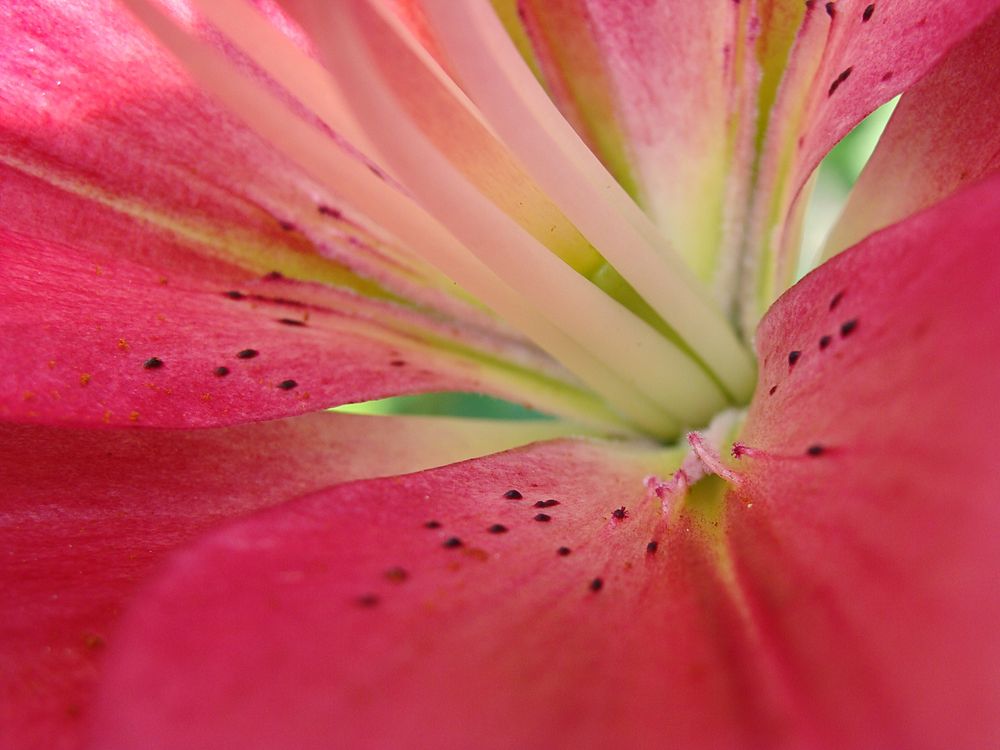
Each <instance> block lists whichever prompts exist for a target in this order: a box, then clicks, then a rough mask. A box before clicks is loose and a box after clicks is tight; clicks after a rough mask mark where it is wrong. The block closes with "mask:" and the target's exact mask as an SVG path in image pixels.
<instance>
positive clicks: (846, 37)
mask: <svg viewBox="0 0 1000 750" xmlns="http://www.w3.org/2000/svg"><path fill="white" fill-rule="evenodd" d="M805 6H806V7H805V13H804V16H803V17H802V21H801V25H800V26H799V28H798V31H797V34H796V36H795V39H794V44H793V46H792V48H791V52H790V53H789V56H788V61H787V69H786V71H785V73H784V75H783V77H782V79H781V84H780V87H779V89H778V91H777V96H776V99H775V102H774V106H773V108H772V109H771V111H770V113H769V122H770V125H769V129H768V133H767V138H766V141H765V143H764V145H763V151H762V155H761V159H760V164H759V175H760V176H759V179H758V182H757V186H756V194H757V196H758V197H757V201H756V203H755V205H754V207H753V212H752V225H751V232H752V236H751V238H750V239H749V240H748V243H749V246H750V247H752V248H754V252H755V254H757V255H758V256H759V257H760V258H761V259H762V270H761V273H762V274H763V279H764V280H763V282H762V283H761V284H760V285H759V287H758V286H756V285H757V280H756V279H748V282H749V283H750V284H751V285H754V286H753V287H751V288H760V289H763V290H764V291H763V294H761V295H760V299H759V304H760V305H761V306H760V307H759V309H758V310H756V311H754V313H753V314H750V315H749V317H748V320H753V321H756V320H757V318H758V317H759V314H760V313H762V312H763V310H764V309H765V308H766V307H767V305H769V304H770V302H771V301H772V300H773V299H774V298H775V297H777V295H778V294H780V293H781V291H782V290H783V289H785V288H786V287H787V286H789V285H790V284H791V281H792V280H793V279H794V275H795V271H796V263H795V254H796V252H797V246H798V236H797V234H796V232H795V226H796V223H795V222H794V221H791V222H790V221H788V217H791V216H794V214H795V212H796V210H802V209H801V208H798V209H797V208H796V207H795V205H794V202H795V201H796V200H798V199H799V198H800V197H803V198H804V197H805V194H804V193H803V189H804V186H805V185H806V182H807V180H808V179H809V176H810V175H811V174H812V172H813V170H814V169H815V167H816V166H817V165H818V164H819V162H820V160H821V159H822V158H823V156H824V155H826V153H827V152H828V151H829V150H830V148H831V147H832V146H833V145H834V144H835V143H836V142H837V141H839V140H840V139H841V138H842V137H843V136H844V135H846V134H847V133H848V132H849V131H850V129H851V128H852V127H854V125H856V124H857V123H858V122H860V121H861V120H862V119H863V118H864V117H865V116H866V115H867V114H869V113H870V112H872V111H873V110H874V109H875V108H876V107H878V106H879V105H880V104H882V103H884V102H886V101H888V100H890V99H891V98H892V97H893V96H895V95H896V94H899V93H900V92H902V91H905V90H906V89H908V88H909V87H910V86H912V85H913V84H914V83H916V82H917V81H919V80H920V79H921V78H922V77H923V76H925V75H926V74H927V72H928V71H929V70H931V69H932V68H933V67H934V65H935V64H936V63H937V62H938V60H940V59H941V57H942V56H943V55H944V54H945V53H946V52H947V51H948V50H949V49H950V48H951V47H952V46H953V45H955V44H957V43H959V42H960V41H961V40H962V39H964V38H965V37H966V36H968V35H969V34H970V33H972V31H973V30H974V29H975V28H976V27H977V26H978V25H979V24H980V23H982V22H983V21H984V20H985V19H986V18H988V17H989V16H990V14H991V13H992V12H993V11H994V10H996V9H997V8H998V7H1000V3H998V2H996V0H960V1H957V2H950V3H926V2H922V1H921V0H899V1H897V2H886V1H885V0H882V1H880V0H874V2H872V1H871V0H838V1H837V2H832V3H823V2H818V1H815V0H810V1H809V2H807V3H806V4H805ZM869 8H870V9H869ZM976 75H977V76H982V75H983V71H977V72H976ZM783 225H784V229H782V226H783ZM789 229H791V231H789ZM782 232H784V234H783V233H782ZM755 304H756V303H755Z"/></svg>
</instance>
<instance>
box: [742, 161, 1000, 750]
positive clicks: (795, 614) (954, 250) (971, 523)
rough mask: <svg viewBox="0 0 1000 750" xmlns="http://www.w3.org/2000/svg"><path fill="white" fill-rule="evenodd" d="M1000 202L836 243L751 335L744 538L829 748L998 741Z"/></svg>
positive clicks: (965, 202) (777, 640)
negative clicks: (836, 249) (754, 348)
mask: <svg viewBox="0 0 1000 750" xmlns="http://www.w3.org/2000/svg"><path fill="white" fill-rule="evenodd" d="M998 217H1000V178H998V177H993V178H991V179H990V180H988V181H986V182H983V183H980V184H979V185H976V186H974V187H972V188H969V189H967V190H965V191H962V192H960V193H959V194H957V195H956V196H955V197H953V198H950V199H949V200H947V201H946V202H944V203H942V204H939V205H938V206H936V207H934V208H933V209H930V210H928V211H926V212H924V213H922V214H918V215H917V216H915V217H914V218H911V219H909V220H908V221H906V222H904V223H902V224H899V225H896V226H894V227H892V228H891V229H888V230H885V231H884V232H882V233H880V234H877V235H875V236H873V237H872V238H870V239H869V240H867V241H866V242H864V243H862V244H861V245H859V246H857V247H856V248H855V249H853V250H850V251H848V252H846V253H844V254H843V255H841V256H838V257H837V258H834V259H833V260H832V261H830V262H828V263H827V264H826V265H824V266H823V267H822V268H820V269H819V270H818V271H816V272H815V273H813V274H811V275H810V276H808V277H806V278H805V279H804V280H803V281H802V282H800V283H799V284H797V285H796V286H795V287H794V288H793V289H792V290H791V291H790V292H788V293H787V294H786V295H785V296H784V297H783V298H782V299H781V300H780V301H779V302H778V303H777V304H776V305H775V306H774V308H773V309H772V310H771V312H770V313H769V314H768V316H767V317H766V318H765V320H764V321H763V323H762V325H761V328H760V330H759V333H758V351H759V356H760V361H761V363H762V367H761V378H760V384H759V387H758V394H757V396H756V398H755V401H754V403H753V406H752V408H751V412H750V416H749V419H748V421H747V424H746V428H745V433H744V439H745V442H746V443H747V444H748V445H750V446H751V447H752V448H754V449H756V450H757V451H758V452H759V453H758V454H756V457H749V458H744V459H743V461H744V462H745V463H746V464H747V466H746V481H745V483H744V484H743V485H742V486H743V487H744V489H742V490H741V491H740V492H739V493H737V494H738V495H739V499H740V500H742V501H743V502H744V503H752V507H751V508H749V509H744V508H743V507H742V506H741V505H740V504H739V503H735V502H734V503H732V507H731V508H730V521H731V523H732V525H731V529H732V536H731V539H732V549H733V554H734V556H735V557H736V558H737V560H738V563H737V567H738V574H739V577H740V579H741V580H742V581H743V582H744V590H745V592H746V597H747V600H748V603H749V606H750V608H751V609H752V611H753V612H754V613H755V615H756V617H757V618H758V622H759V626H760V627H761V629H762V630H763V632H765V633H767V634H768V636H767V637H768V638H769V640H770V641H771V642H772V643H774V644H776V645H777V647H778V648H779V649H780V650H781V652H782V653H783V664H782V668H783V669H784V670H785V673H786V674H787V675H788V679H789V680H791V681H792V684H793V685H794V686H795V687H796V689H798V690H800V691H801V694H802V695H803V697H804V699H805V700H806V701H807V705H808V711H809V713H810V714H811V715H812V717H813V720H814V722H815V725H816V727H817V730H818V731H820V732H822V734H823V735H824V736H827V737H830V738H831V746H832V747H859V746H875V747H928V748H934V747H992V746H994V745H996V744H997V743H998V742H1000V639H998V638H997V629H998V627H1000V596H998V592H1000V576H998V571H1000V546H998V545H997V538H998V534H1000V505H998V504H997V497H1000V476H998V474H997V471H996V456H995V452H996V446H997V445H998V444H1000V407H998V401H997V395H998V387H1000V376H998V373H1000V307H998V305H997V301H996V292H997V289H1000V264H998V263H997V257H996V237H997V232H998V230H1000V222H998ZM824 337H829V338H828V339H827V338H824ZM791 351H800V352H801V355H800V356H799V358H798V360H797V361H796V362H795V364H794V366H793V367H790V366H789V352H791ZM772 388H774V389H775V390H774V393H773V395H769V392H770V390H771V389H772ZM760 453H762V454H763V455H760ZM737 517H738V522H737Z"/></svg>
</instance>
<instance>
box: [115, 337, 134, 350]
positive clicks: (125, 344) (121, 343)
mask: <svg viewBox="0 0 1000 750" xmlns="http://www.w3.org/2000/svg"><path fill="white" fill-rule="evenodd" d="M118 348H119V349H121V350H122V351H123V352H127V351H128V350H129V349H131V348H132V347H130V346H129V345H128V342H127V341H126V340H125V339H118Z"/></svg>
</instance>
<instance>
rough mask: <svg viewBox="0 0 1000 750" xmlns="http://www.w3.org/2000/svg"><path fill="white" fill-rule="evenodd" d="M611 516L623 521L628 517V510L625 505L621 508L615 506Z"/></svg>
mask: <svg viewBox="0 0 1000 750" xmlns="http://www.w3.org/2000/svg"><path fill="white" fill-rule="evenodd" d="M611 517H612V518H614V519H615V520H617V521H623V520H625V519H626V518H628V511H627V510H625V506H624V505H623V506H621V507H620V508H615V509H614V510H613V511H611Z"/></svg>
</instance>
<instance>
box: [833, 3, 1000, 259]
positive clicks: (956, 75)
mask: <svg viewBox="0 0 1000 750" xmlns="http://www.w3.org/2000/svg"><path fill="white" fill-rule="evenodd" d="M997 49H1000V14H994V15H993V16H992V17H991V18H990V19H989V20H987V21H986V22H985V23H984V24H983V25H982V26H981V27H980V28H978V29H976V31H975V32H974V33H973V34H971V35H970V36H969V37H968V38H966V39H964V40H963V41H962V43H961V44H959V45H957V46H956V47H955V48H954V49H953V50H951V51H950V52H949V53H948V55H947V56H946V57H945V58H944V59H943V60H942V61H941V62H940V63H939V64H938V65H937V66H936V67H935V68H934V70H933V71H932V72H931V73H930V75H928V76H927V77H926V78H925V79H923V80H922V81H920V82H919V83H918V84H917V85H915V86H914V87H913V88H911V89H909V90H908V91H907V92H906V93H905V94H904V95H903V98H902V99H901V100H900V102H899V106H898V107H896V109H895V111H894V112H893V116H892V119H891V120H890V121H889V124H888V125H887V126H886V129H885V132H884V134H883V135H882V138H881V140H880V141H879V144H878V147H877V148H876V149H875V153H873V154H872V158H871V159H870V160H869V161H868V164H867V165H866V166H865V169H864V171H863V172H862V173H861V176H860V177H859V178H858V182H857V184H856V185H855V186H854V189H853V190H852V191H851V197H850V200H849V201H848V203H847V206H845V208H844V213H843V215H842V216H841V217H840V219H839V221H838V222H837V224H836V225H835V226H834V228H833V230H832V232H831V235H830V238H829V240H828V241H827V243H826V247H825V248H824V257H827V258H829V257H831V256H833V255H834V254H836V253H838V252H840V251H841V250H843V249H844V248H846V247H850V246H851V245H853V244H854V243H855V242H858V241H859V240H861V239H862V238H864V237H865V236H867V235H868V234H871V233H872V232H874V231H876V230H878V229H882V228H883V227H886V226H889V225H890V224H894V223H895V222H897V221H900V220H901V219H904V218H906V217H907V216H909V215H910V214H913V213H915V212H916V211H919V210H921V209H923V208H926V207H928V206H930V205H931V204H933V203H935V202H937V201H939V200H941V199H943V198H945V197H946V196H948V195H950V194H952V193H953V192H955V191H956V190H958V189H960V188H961V187H962V186H964V185H966V184H968V183H971V182H975V181H977V180H979V179H981V178H983V177H984V176H986V175H988V174H990V173H991V172H993V171H995V170H996V169H997V168H998V167H1000V128H998V127H997V123H998V122H1000V66H997V65H996V64H995V63H996V51H997Z"/></svg>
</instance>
